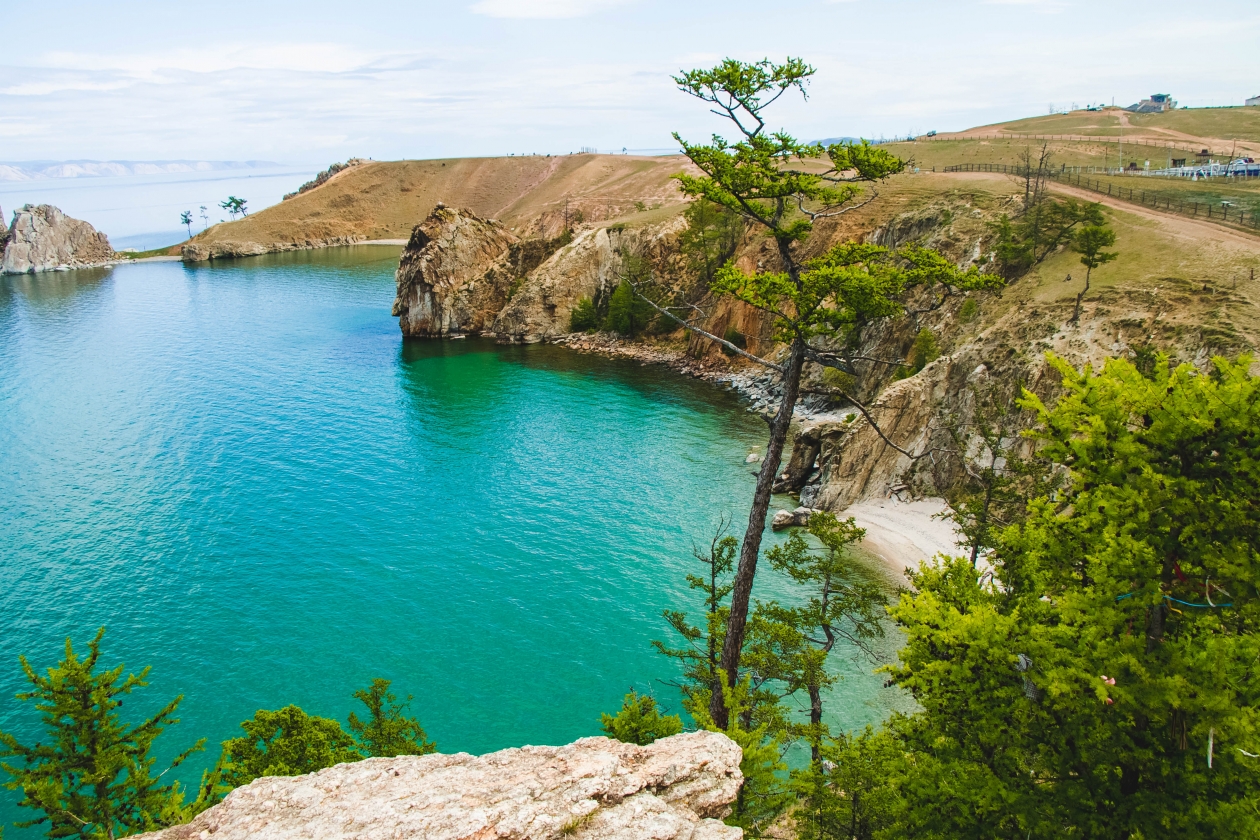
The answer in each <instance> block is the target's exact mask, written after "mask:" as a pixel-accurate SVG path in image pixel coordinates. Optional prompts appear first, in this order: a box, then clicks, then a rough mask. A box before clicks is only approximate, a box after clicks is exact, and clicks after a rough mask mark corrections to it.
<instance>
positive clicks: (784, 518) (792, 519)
mask: <svg viewBox="0 0 1260 840" xmlns="http://www.w3.org/2000/svg"><path fill="white" fill-rule="evenodd" d="M817 512H818V511H817V510H815V509H814V508H810V507H805V506H804V505H801V506H800V507H798V508H797V509H796V510H780V511H776V512H775V514H774V518H773V519H771V520H770V527H771V529H773V530H775V531H782V530H783V529H784V528H804V527H805V526H806V525H808V524H809V518H810V516H812V515H813V514H815V513H817Z"/></svg>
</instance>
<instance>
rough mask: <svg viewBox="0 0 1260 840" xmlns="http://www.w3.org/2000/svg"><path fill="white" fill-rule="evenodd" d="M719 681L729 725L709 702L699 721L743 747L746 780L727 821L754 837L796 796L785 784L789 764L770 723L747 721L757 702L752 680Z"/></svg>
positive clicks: (742, 767) (698, 713) (741, 767)
mask: <svg viewBox="0 0 1260 840" xmlns="http://www.w3.org/2000/svg"><path fill="white" fill-rule="evenodd" d="M718 684H719V685H720V686H721V688H722V702H723V705H724V706H725V708H726V711H727V718H728V720H729V724H728V725H727V726H726V727H725V728H722V727H719V726H718V725H717V724H715V723H714V721H713V718H712V717H711V716H710V715H709V712H708V707H707V705H706V706H702V707H700V708H698V709H697V711H696V723H697V724H698V725H699V726H700V728H701V729H708V730H710V731H713V732H722V733H723V734H725V735H726V736H727V737H728V738H730V739H731V740H732V741H734V742H735V743H736V744H738V745H739V748H740V750H742V752H743V757H742V758H741V759H740V762H739V770H740V773H742V774H743V776H744V782H743V784H742V785H740V788H739V793H738V794H737V795H736V797H735V802H734V803H733V804H732V808H731V815H730V816H729V817H727V819H726V823H727V825H737V826H739V827H740V828H742V829H744V831H745V832H747V834H748V836H750V837H760V836H762V832H764V831H765V830H766V829H767V828H769V827H770V824H771V823H773V822H774V820H775V818H776V817H778V816H779V815H780V814H782V813H783V811H784V810H785V809H786V808H787V807H788V806H789V805H790V804H791V803H792V800H793V798H794V797H793V795H792V792H791V791H790V790H789V789H788V786H787V784H786V783H785V774H786V771H787V765H786V764H784V763H783V758H782V747H781V745H780V743H779V741H778V740H777V739H776V738H775V737H774V736H773V735H772V734H771V732H770V727H769V725H768V724H764V723H763V724H761V725H759V726H756V727H749V726H747V725H746V724H745V723H744V722H745V721H747V720H748V719H749V717H751V715H750V713H749V706H750V705H751V704H753V703H754V702H756V701H755V700H754V699H753V697H752V690H751V686H750V684H749V680H748V679H747V678H745V679H743V680H741V681H740V682H738V683H736V685H735V686H733V687H732V686H728V685H727V684H726V680H725V677H724V675H722V677H721V678H720V679H719V681H718Z"/></svg>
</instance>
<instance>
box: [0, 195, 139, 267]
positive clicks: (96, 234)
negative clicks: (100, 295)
mask: <svg viewBox="0 0 1260 840" xmlns="http://www.w3.org/2000/svg"><path fill="white" fill-rule="evenodd" d="M113 257H114V249H113V248H111V247H110V245H109V239H108V238H107V237H106V236H105V234H103V233H101V232H100V231H98V230H97V229H96V228H94V227H92V226H91V225H90V224H88V223H87V222H84V221H80V220H79V219H72V218H70V217H69V216H67V215H66V214H65V213H62V212H61V211H60V210H58V209H57V208H56V207H53V206H52V205H50V204H39V205H30V204H27V205H26V206H24V207H22V208H20V209H18V211H17V212H16V213H14V214H13V225H12V226H11V227H10V229H9V232H8V236H7V237H6V238H4V259H3V262H2V263H0V273H4V274H27V273H33V272H37V271H56V270H57V269H59V268H60V269H62V270H65V269H67V268H82V267H85V266H90V265H101V264H103V263H106V262H109V261H110V260H111V259H113ZM63 267H64V268H63Z"/></svg>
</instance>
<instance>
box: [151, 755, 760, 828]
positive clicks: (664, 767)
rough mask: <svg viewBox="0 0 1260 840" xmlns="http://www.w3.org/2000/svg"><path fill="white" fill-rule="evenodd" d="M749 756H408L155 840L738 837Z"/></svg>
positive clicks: (267, 795) (322, 775) (236, 796)
mask: <svg viewBox="0 0 1260 840" xmlns="http://www.w3.org/2000/svg"><path fill="white" fill-rule="evenodd" d="M739 761H740V749H739V747H738V746H737V745H736V744H735V743H734V742H733V741H731V740H730V739H729V738H727V737H726V736H725V735H722V734H720V733H715V732H690V733H686V734H683V735H675V736H673V737H671V738H663V739H661V740H659V741H657V742H656V743H654V744H650V745H648V746H646V747H638V746H635V745H633V744H624V743H621V742H620V741H613V740H611V739H609V738H583V739H581V740H579V741H576V742H574V743H572V744H569V745H568V746H564V747H521V748H519V749H509V750H502V751H500V752H497V753H491V754H489V755H484V756H471V755H467V754H465V753H459V754H456V755H440V754H434V755H426V756H399V757H397V758H372V759H367V760H365V761H359V762H355V763H353V764H339V765H337V766H336V767H330V768H328V769H327V770H321V771H319V772H318V773H312V774H310V775H307V776H296V777H289V778H278V777H266V778H261V779H257V780H255V781H253V782H251V783H250V784H248V785H246V786H245V787H242V788H238V789H237V790H235V791H233V792H232V793H231V794H229V795H228V797H227V799H225V800H224V801H223V802H221V803H220V804H218V805H216V806H215V807H213V808H211V809H210V810H208V811H206V812H205V813H203V814H201V815H200V816H198V817H197V818H196V819H195V820H193V821H192V822H191V823H189V824H187V825H182V826H176V827H174V828H168V829H166V830H164V831H160V832H156V833H153V834H146V835H142V837H144V838H146V840H194V838H205V837H213V838H214V840H246V838H266V840H299V838H302V840H306V838H319V839H320V840H351V838H354V840H386V838H416V840H419V838H425V840H471V839H472V838H478V840H495V839H496V838H498V839H500V840H509V839H510V840H544V838H548V839H549V840H550V839H551V838H555V840H559V838H561V837H572V838H602V839H603V840H640V838H649V837H650V838H655V840H735V838H739V837H742V836H743V832H742V831H741V830H740V829H738V828H732V827H730V826H727V825H724V824H722V823H721V822H720V821H719V820H720V819H721V818H722V817H724V816H725V815H726V814H727V813H729V811H730V804H731V802H733V801H734V799H735V795H736V793H737V792H738V790H739V786H740V783H741V782H742V776H741V775H740V772H739Z"/></svg>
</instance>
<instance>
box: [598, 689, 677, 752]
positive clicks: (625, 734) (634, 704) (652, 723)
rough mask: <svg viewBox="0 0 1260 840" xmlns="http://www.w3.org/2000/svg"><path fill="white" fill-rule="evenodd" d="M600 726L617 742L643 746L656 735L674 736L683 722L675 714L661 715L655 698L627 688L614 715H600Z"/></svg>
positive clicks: (662, 736) (659, 736)
mask: <svg viewBox="0 0 1260 840" xmlns="http://www.w3.org/2000/svg"><path fill="white" fill-rule="evenodd" d="M600 727H601V728H602V729H603V730H604V732H606V733H607V734H608V735H610V736H611V737H613V738H616V739H617V740H618V741H625V742H626V743H627V744H638V745H639V746H645V745H647V744H650V743H652V742H653V741H655V740H656V739H658V738H668V737H669V736H670V735H677V734H678V733H679V732H682V728H683V725H682V718H680V717H679V716H678V715H662V714H661V713H660V710H659V709H657V707H656V700H655V698H653V697H650V696H648V695H646V694H645V695H642V696H640V695H639V694H638V693H637V692H635V691H631V692H630V693H629V694H627V695H626V696H625V698H624V699H623V700H622V701H621V710H620V711H619V712H617V714H616V715H610V714H604V715H601V717H600Z"/></svg>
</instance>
